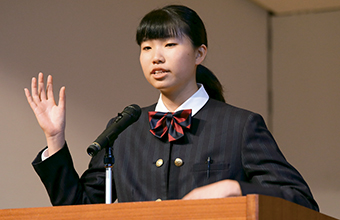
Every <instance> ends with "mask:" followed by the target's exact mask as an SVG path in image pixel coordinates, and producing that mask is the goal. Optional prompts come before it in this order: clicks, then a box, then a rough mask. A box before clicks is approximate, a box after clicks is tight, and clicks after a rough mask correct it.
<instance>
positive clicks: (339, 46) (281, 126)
mask: <svg viewBox="0 0 340 220" xmlns="http://www.w3.org/2000/svg"><path fill="white" fill-rule="evenodd" d="M339 21H340V11H337V12H328V13H318V14H309V15H300V16H291V17H277V18H274V21H273V30H274V34H273V36H274V37H273V51H274V56H273V60H274V64H273V66H274V70H273V79H274V81H273V88H274V96H273V97H274V119H273V122H274V123H273V125H274V126H273V132H274V135H275V137H276V139H277V141H278V142H279V143H280V146H281V149H282V150H283V151H284V153H285V155H286V156H287V158H288V160H289V161H290V162H291V163H292V164H293V165H294V166H296V167H297V169H298V170H299V171H300V172H301V173H302V174H303V176H304V177H305V179H306V180H307V182H308V183H309V185H310V187H311V188H312V191H313V192H314V195H315V197H316V200H317V201H318V202H319V205H320V207H321V211H322V212H324V213H326V214H330V215H333V216H335V217H337V218H339V217H340V210H339V201H340V175H339V172H340V170H339V167H340V162H339V155H340V147H339V143H340V135H339V131H340V117H339V112H340V86H339V85H340V72H339V70H340V62H339V58H340V22H339Z"/></svg>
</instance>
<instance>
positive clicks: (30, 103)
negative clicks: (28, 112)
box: [24, 88, 37, 109]
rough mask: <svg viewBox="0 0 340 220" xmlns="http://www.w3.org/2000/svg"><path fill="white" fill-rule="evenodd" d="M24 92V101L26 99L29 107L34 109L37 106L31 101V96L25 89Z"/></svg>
mask: <svg viewBox="0 0 340 220" xmlns="http://www.w3.org/2000/svg"><path fill="white" fill-rule="evenodd" d="M24 91H25V95H26V99H27V102H28V104H29V105H30V106H31V108H32V109H34V108H35V107H36V106H37V105H36V104H35V102H34V101H33V98H32V96H31V93H30V91H29V90H28V89H27V88H25V89H24Z"/></svg>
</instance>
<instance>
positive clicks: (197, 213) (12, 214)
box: [0, 195, 335, 220]
mask: <svg viewBox="0 0 340 220" xmlns="http://www.w3.org/2000/svg"><path fill="white" fill-rule="evenodd" d="M0 219H1V220H3V219H13V220H14V219H15V220H25V219H30V220H32V219H34V220H35V219H43V220H56V219H58V220H61V219H76V220H79V219H91V220H97V219H98V220H99V219H100V220H102V219H129V220H130V219H148V220H149V219H157V220H158V219H161V220H163V219H171V220H174V219H182V220H186V219H235V220H236V219H237V220H241V219H242V220H243V219H244V220H283V219H284V220H287V219H288V220H335V218H332V217H329V216H327V215H324V214H321V213H319V212H316V211H313V210H310V209H308V208H305V207H302V206H300V205H297V204H294V203H291V202H288V201H286V200H283V199H280V198H274V197H269V196H262V195H247V196H242V197H234V198H225V199H206V200H188V201H183V200H169V201H161V202H132V203H117V204H109V205H106V204H97V205H73V206H56V207H43V208H23V209H3V210H0Z"/></svg>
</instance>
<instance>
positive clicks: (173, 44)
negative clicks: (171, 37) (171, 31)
mask: <svg viewBox="0 0 340 220" xmlns="http://www.w3.org/2000/svg"><path fill="white" fill-rule="evenodd" d="M176 45H177V44H176V43H167V44H166V45H165V47H174V46H176Z"/></svg>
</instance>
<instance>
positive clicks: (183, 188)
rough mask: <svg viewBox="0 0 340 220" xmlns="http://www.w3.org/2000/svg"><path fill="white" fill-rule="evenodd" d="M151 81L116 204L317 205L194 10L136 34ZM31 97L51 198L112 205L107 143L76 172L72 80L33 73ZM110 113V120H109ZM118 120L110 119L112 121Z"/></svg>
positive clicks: (126, 142)
mask: <svg viewBox="0 0 340 220" xmlns="http://www.w3.org/2000/svg"><path fill="white" fill-rule="evenodd" d="M136 41H137V44H138V45H139V46H140V64H141V66H142V70H143V73H144V76H145V78H146V80H147V81H148V82H149V83H150V84H151V85H152V86H153V87H154V88H156V89H158V90H159V91H160V96H159V99H158V101H157V103H155V104H153V105H150V106H148V107H144V108H142V113H141V116H140V118H139V120H138V121H137V122H135V123H134V124H132V125H131V126H129V127H128V128H127V129H125V130H124V131H123V132H122V133H121V134H120V135H119V137H118V138H117V139H116V140H115V143H114V145H113V154H114V157H115V165H114V167H113V191H112V197H113V198H114V199H117V201H118V202H132V201H152V200H168V199H205V198H223V197H231V196H242V195H246V194H254V193H255V194H263V195H269V196H275V197H280V198H283V199H286V200H289V201H292V202H295V203H298V204H300V205H303V206H305V207H308V208H311V209H314V210H318V205H317V203H316V202H315V200H314V199H313V196H312V194H311V192H310V189H309V188H308V186H307V184H306V182H305V181H304V180H303V178H302V176H301V175H300V174H299V173H298V171H297V170H296V169H295V168H294V167H292V166H291V165H290V164H289V163H288V162H287V161H286V159H285V158H284V156H283V154H282V153H281V151H280V150H279V148H278V146H277V144H276V142H275V140H274V138H273V137H272V135H271V134H270V132H269V131H268V129H267V127H266V125H265V122H264V120H263V119H262V117H261V116H260V115H258V114H256V113H253V112H250V111H247V110H244V109H240V108H237V107H234V106H232V105H229V104H227V103H225V101H224V98H223V91H222V86H221V84H220V83H219V81H218V79H217V78H216V77H215V76H214V74H213V73H212V72H210V71H209V69H207V68H206V67H204V66H202V65H201V63H202V62H203V61H204V59H205V57H206V55H207V51H208V49H207V48H208V42H207V34H206V31H205V27H204V24H203V22H202V21H201V19H200V17H199V16H198V15H197V13H196V12H195V11H193V10H192V9H190V8H188V7H186V6H182V5H170V6H166V7H164V8H161V9H155V10H153V11H151V12H149V13H148V14H147V15H145V16H144V18H143V19H142V20H141V22H140V24H139V26H138V28H137V34H136ZM25 95H26V97H27V100H28V103H29V104H30V106H31V108H32V110H33V112H34V114H35V116H36V118H37V120H38V122H39V125H40V126H41V128H42V130H43V131H44V133H45V137H46V140H47V147H46V148H45V149H43V150H42V151H41V152H40V153H39V154H38V156H37V157H36V158H35V160H34V161H33V163H32V164H33V166H34V169H35V170H36V172H37V173H38V175H39V176H40V178H41V180H42V182H43V184H44V185H45V187H46V189H47V192H48V194H49V197H50V200H51V202H52V204H53V205H68V204H86V203H104V200H105V168H104V163H103V157H104V154H105V152H104V150H101V151H100V152H99V153H98V154H97V155H96V156H94V157H93V158H92V159H91V161H90V164H89V167H88V169H87V170H86V171H85V172H84V173H83V174H82V176H81V177H79V176H78V174H77V173H76V171H75V169H74V167H73V162H72V158H71V155H70V152H69V150H68V146H67V142H66V140H65V108H66V105H65V102H66V100H65V87H62V88H61V89H60V92H59V101H58V105H57V104H56V103H55V100H54V98H53V82H52V76H48V77H47V85H46V88H45V85H44V76H43V74H42V73H40V74H39V76H38V79H36V78H35V77H33V79H32V83H31V92H30V91H29V90H28V89H25ZM111 121H112V120H111ZM109 124H110V122H109Z"/></svg>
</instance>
